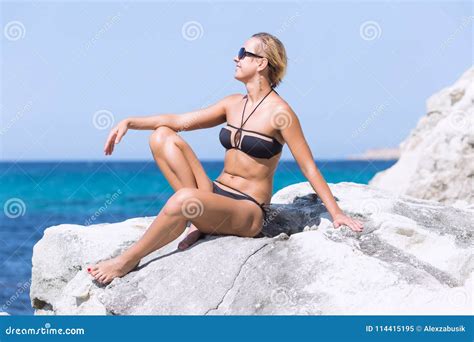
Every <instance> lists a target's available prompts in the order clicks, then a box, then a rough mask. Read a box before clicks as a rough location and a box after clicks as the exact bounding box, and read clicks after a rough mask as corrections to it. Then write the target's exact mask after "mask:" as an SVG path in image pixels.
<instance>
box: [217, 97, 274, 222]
mask: <svg viewBox="0 0 474 342" xmlns="http://www.w3.org/2000/svg"><path fill="white" fill-rule="evenodd" d="M272 91H274V92H275V93H276V91H275V90H274V89H273V88H272V89H271V90H270V92H269V93H268V94H267V95H265V96H264V98H263V99H262V100H261V101H260V102H259V103H258V105H257V106H256V107H255V108H254V110H253V111H252V112H251V113H250V115H249V116H248V117H247V119H245V121H243V120H244V113H245V108H246V106H247V102H248V97H247V101H245V105H244V110H243V111H242V120H241V124H240V127H236V126H233V125H230V124H227V126H228V127H232V128H235V129H236V131H235V132H234V138H233V139H232V138H231V135H232V131H231V130H229V129H228V128H226V127H222V128H221V131H220V133H219V140H220V142H221V144H222V146H224V147H225V148H226V150H228V149H232V148H235V149H238V150H240V151H242V152H244V153H246V154H248V155H250V156H252V157H255V158H265V159H270V158H271V157H273V156H275V155H277V154H279V153H280V152H281V151H282V149H283V145H282V144H281V143H280V142H279V141H278V140H276V139H275V138H274V137H271V136H269V135H266V134H263V133H259V132H255V131H251V130H247V129H243V128H242V127H243V126H244V125H245V123H246V122H247V120H248V119H249V118H250V116H252V114H253V113H254V112H255V110H256V109H257V107H258V106H259V105H260V104H261V103H262V102H263V100H265V98H266V97H267V96H268V95H270V93H271V92H272ZM277 94H278V93H277ZM243 132H250V133H255V134H258V135H260V136H262V137H266V138H267V139H263V138H257V137H254V136H252V135H248V134H245V133H244V134H243ZM268 139H271V141H268ZM232 143H233V144H232ZM214 182H217V183H219V184H222V185H224V186H227V187H228V188H231V189H233V190H235V191H237V192H239V193H241V194H242V195H239V194H235V193H233V192H230V191H227V190H224V189H222V188H221V187H219V186H217V185H216V184H215V183H212V192H214V193H216V194H219V195H223V196H227V197H230V198H234V199H238V200H243V199H246V200H250V201H252V202H254V203H256V204H257V205H258V206H259V207H260V209H262V211H263V218H264V221H265V220H266V217H267V208H266V207H265V203H258V202H257V200H255V198H253V197H252V196H249V195H247V194H246V193H243V192H242V191H240V190H237V189H234V188H233V187H231V186H228V185H227V184H223V183H221V182H219V181H218V180H214Z"/></svg>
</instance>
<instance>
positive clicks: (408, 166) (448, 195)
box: [369, 68, 474, 208]
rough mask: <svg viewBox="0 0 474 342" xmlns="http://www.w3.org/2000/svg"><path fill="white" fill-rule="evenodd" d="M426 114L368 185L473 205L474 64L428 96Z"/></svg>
mask: <svg viewBox="0 0 474 342" xmlns="http://www.w3.org/2000/svg"><path fill="white" fill-rule="evenodd" d="M426 106H427V114H426V115H425V116H424V117H422V118H421V119H420V121H419V122H418V125H417V126H416V128H415V129H414V130H413V131H412V132H411V134H410V136H409V137H408V138H407V139H406V140H405V141H403V142H402V143H401V145H400V150H401V156H400V159H399V160H398V161H397V163H396V164H394V165H393V166H392V167H391V168H389V169H387V170H384V171H382V172H379V173H378V174H376V175H375V177H374V178H373V179H372V180H371V181H370V182H369V185H372V186H375V187H378V188H381V189H385V190H389V191H392V192H394V193H396V194H405V195H409V196H413V197H417V198H421V199H430V200H436V201H440V202H442V203H445V204H454V205H456V206H459V207H468V208H469V207H470V208H472V207H474V68H470V69H469V70H468V71H466V72H465V73H464V74H463V75H462V77H461V78H460V79H459V80H458V81H457V82H456V83H455V84H454V85H453V86H451V87H448V88H446V89H443V90H441V91H440V92H438V93H436V94H434V95H433V96H431V97H430V98H429V99H428V101H427V105H426Z"/></svg>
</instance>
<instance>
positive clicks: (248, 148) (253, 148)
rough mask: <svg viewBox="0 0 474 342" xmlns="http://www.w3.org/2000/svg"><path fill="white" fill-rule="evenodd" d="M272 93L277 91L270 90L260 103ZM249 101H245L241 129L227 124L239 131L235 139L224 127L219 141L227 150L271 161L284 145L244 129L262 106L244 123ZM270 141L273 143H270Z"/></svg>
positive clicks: (271, 138)
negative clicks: (256, 135) (238, 151)
mask: <svg viewBox="0 0 474 342" xmlns="http://www.w3.org/2000/svg"><path fill="white" fill-rule="evenodd" d="M272 91H275V90H274V89H273V88H272V90H270V92H269V93H268V94H267V95H265V97H264V98H263V99H262V101H260V103H262V102H263V100H265V98H266V97H267V96H268V95H270V93H271V92H272ZM275 93H276V91H275ZM277 94H278V93H277ZM248 100H249V99H248V97H247V101H245V105H244V110H243V111H242V120H241V124H240V128H239V127H236V126H233V125H231V124H227V126H228V127H232V128H235V129H237V130H236V131H235V133H234V138H233V139H232V138H231V135H232V131H231V130H230V129H228V128H227V127H222V128H221V131H220V133H219V140H220V142H221V144H222V146H224V147H225V148H226V150H229V149H232V148H235V149H237V150H240V151H242V152H244V153H246V154H248V155H250V156H252V157H255V158H265V159H270V158H271V157H273V156H276V155H277V154H279V153H280V152H281V151H282V149H283V145H282V144H281V143H280V142H279V141H278V140H276V139H275V138H274V137H271V136H269V135H266V134H263V133H259V132H256V131H251V130H248V129H243V128H242V127H243V126H244V125H245V123H246V122H247V120H248V119H249V118H250V117H251V116H252V114H253V113H254V112H255V109H257V107H258V106H259V105H260V103H259V104H258V105H257V107H255V108H254V110H253V111H252V113H250V115H249V116H248V117H247V119H246V120H245V122H243V120H244V112H245V107H246V106H247V102H248ZM242 132H250V133H255V134H258V135H260V136H262V137H265V138H267V139H263V138H257V137H254V136H253V135H249V134H245V133H244V134H242ZM269 139H270V140H271V141H269ZM232 143H233V144H232Z"/></svg>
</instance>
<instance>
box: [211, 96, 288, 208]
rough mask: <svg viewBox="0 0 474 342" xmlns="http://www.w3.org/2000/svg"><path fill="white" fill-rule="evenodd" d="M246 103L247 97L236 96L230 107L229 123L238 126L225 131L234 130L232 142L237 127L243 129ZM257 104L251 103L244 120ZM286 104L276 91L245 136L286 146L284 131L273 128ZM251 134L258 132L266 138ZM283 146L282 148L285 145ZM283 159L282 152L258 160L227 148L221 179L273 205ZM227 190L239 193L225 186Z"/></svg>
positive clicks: (250, 121) (247, 125)
mask: <svg viewBox="0 0 474 342" xmlns="http://www.w3.org/2000/svg"><path fill="white" fill-rule="evenodd" d="M245 101H246V97H244V96H243V95H241V96H236V98H235V100H234V99H233V100H232V101H231V103H229V104H228V106H227V108H226V117H227V124H229V125H232V126H234V127H231V126H227V125H226V127H225V129H227V130H228V131H230V138H231V139H232V140H233V139H234V136H235V132H236V131H237V129H236V128H235V127H237V128H238V127H240V126H241V120H242V110H243V108H244V105H245ZM257 104H258V103H254V104H252V103H251V102H250V100H249V102H248V103H247V106H246V109H245V114H244V119H243V120H244V121H245V120H246V119H247V118H248V117H249V114H250V113H251V112H252V111H253V109H254V108H255V106H256V105H257ZM282 104H285V102H284V100H283V99H281V98H280V97H279V96H278V94H276V93H275V92H272V93H271V94H270V95H269V96H268V97H267V98H266V99H265V100H264V101H263V102H262V103H261V104H260V105H259V106H258V108H257V109H256V110H255V112H254V113H253V114H252V115H251V116H250V118H249V119H248V120H247V121H246V123H245V124H244V126H243V127H242V128H243V129H245V130H246V131H244V133H243V134H244V135H248V136H254V137H257V138H259V139H263V140H262V142H263V141H267V142H266V143H265V144H267V146H273V147H278V145H279V144H278V142H279V143H280V144H282V145H283V144H284V139H283V137H282V135H281V132H280V131H279V130H277V129H275V128H274V127H272V115H274V114H275V112H276V111H277V108H279V107H281V105H282ZM249 131H255V132H258V133H261V134H263V135H261V134H257V133H253V132H249ZM271 137H273V139H276V142H275V141H273V142H272V139H271ZM268 144H270V145H268ZM279 147H280V148H281V146H279ZM280 157H281V152H279V153H278V154H276V155H273V156H272V157H270V158H257V157H254V156H251V155H249V154H247V153H245V152H243V151H242V150H240V149H237V148H230V149H227V151H226V153H225V158H224V169H223V171H222V173H221V174H220V175H219V177H217V180H218V181H219V182H222V183H224V184H227V185H229V186H231V187H232V188H235V189H237V190H239V191H242V192H244V193H246V194H248V195H250V196H252V197H253V198H255V199H256V200H257V201H258V202H259V203H270V199H271V197H272V191H273V175H274V173H275V170H276V167H277V165H278V161H279V160H280ZM220 185H221V184H219V186H220ZM224 189H225V190H228V191H231V192H235V191H233V190H232V189H229V188H227V187H225V186H224Z"/></svg>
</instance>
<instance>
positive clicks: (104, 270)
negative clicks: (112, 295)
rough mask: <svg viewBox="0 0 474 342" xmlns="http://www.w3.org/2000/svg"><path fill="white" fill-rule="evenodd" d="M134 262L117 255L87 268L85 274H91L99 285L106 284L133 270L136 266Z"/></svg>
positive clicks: (136, 263)
mask: <svg viewBox="0 0 474 342" xmlns="http://www.w3.org/2000/svg"><path fill="white" fill-rule="evenodd" d="M139 262H140V260H139V261H138V262H137V261H136V260H130V259H127V258H125V257H124V256H123V255H119V256H117V257H115V258H112V259H109V260H105V261H101V262H99V263H98V264H95V265H93V266H90V267H88V268H87V272H89V274H91V275H92V276H93V277H94V278H95V279H96V280H97V281H98V282H99V283H102V284H108V283H110V282H111V281H112V280H114V279H115V278H117V277H122V276H124V275H125V274H127V273H128V272H130V271H131V270H133V269H134V268H135V267H136V266H137V265H138V264H139Z"/></svg>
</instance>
